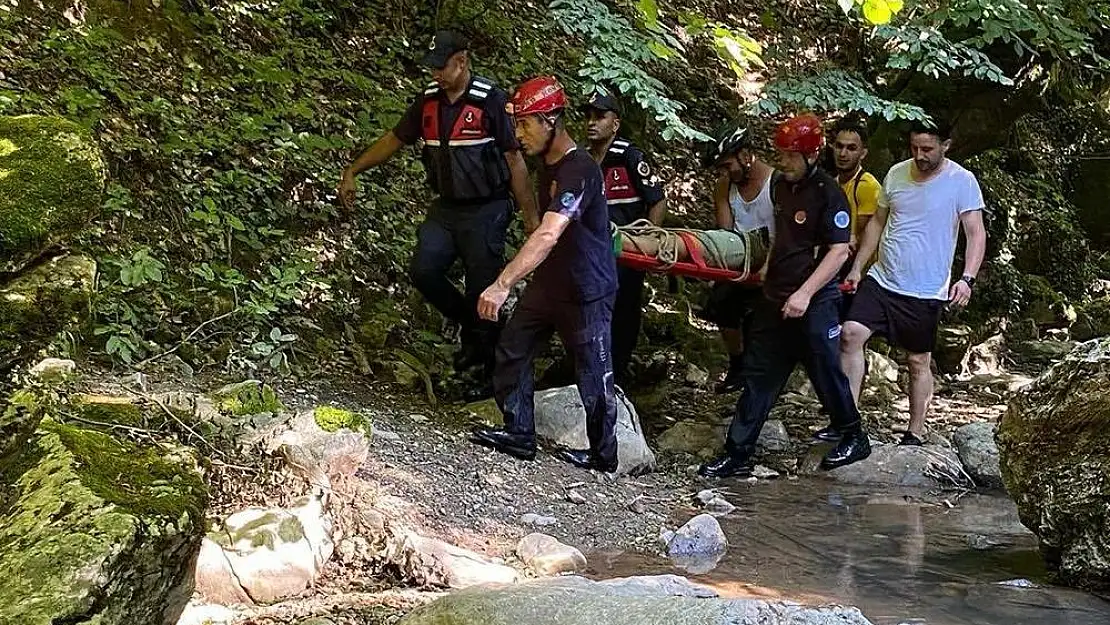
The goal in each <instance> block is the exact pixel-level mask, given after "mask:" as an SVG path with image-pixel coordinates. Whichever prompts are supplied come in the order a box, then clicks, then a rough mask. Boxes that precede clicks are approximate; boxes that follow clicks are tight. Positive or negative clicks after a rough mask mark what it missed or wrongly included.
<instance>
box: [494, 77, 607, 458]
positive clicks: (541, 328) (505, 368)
mask: <svg viewBox="0 0 1110 625" xmlns="http://www.w3.org/2000/svg"><path fill="white" fill-rule="evenodd" d="M510 108H511V110H512V114H513V116H514V123H515V124H516V134H517V138H518V139H519V140H520V143H521V145H522V146H523V147H524V150H525V151H526V152H527V153H528V155H529V156H537V157H539V158H540V159H541V160H542V162H543V165H544V169H543V171H541V172H540V176H539V193H540V202H541V205H542V206H543V207H544V209H543V218H542V221H541V222H540V225H539V228H538V229H537V230H536V231H535V232H533V233H532V234H531V235H530V236H529V237H528V240H527V241H525V243H524V245H523V247H521V248H520V251H519V252H518V253H517V255H516V257H514V258H513V260H512V261H510V262H509V264H508V266H506V267H505V269H504V271H502V272H501V275H500V276H498V277H497V280H495V281H494V283H493V284H492V285H490V287H489V288H488V289H486V291H485V292H484V293H482V295H481V297H480V298H479V303H478V312H479V314H480V315H481V317H482V318H483V319H487V320H491V321H492V320H495V319H497V317H498V314H499V311H500V309H501V306H502V304H504V303H505V299H506V298H507V297H508V295H509V291H510V289H512V287H513V286H514V285H515V284H516V283H517V282H519V281H520V280H521V279H522V278H524V276H526V275H528V274H529V273H532V272H533V271H534V272H535V273H532V279H531V280H530V281H529V282H528V286H527V287H526V288H525V289H524V293H523V294H522V295H521V297H520V301H519V302H518V303H517V305H516V310H515V312H514V313H513V316H512V318H511V319H510V320H509V322H508V325H507V326H506V327H505V331H504V332H503V333H502V335H501V341H500V342H499V343H498V345H497V367H496V369H495V371H494V379H493V385H494V396H495V397H496V399H497V405H498V407H499V408H500V409H501V412H502V413H503V415H504V419H505V427H504V428H482V429H478V430H475V431H474V436H473V441H474V442H475V443H478V444H480V445H485V446H488V447H492V448H494V449H496V450H498V451H501V452H504V453H507V454H510V455H513V456H517V457H519V458H524V459H532V458H534V457H535V455H536V427H535V418H534V412H533V410H534V404H533V401H534V371H533V359H534V358H535V355H536V352H537V351H538V350H539V349H540V348H541V347H542V346H543V344H545V343H546V342H547V341H548V340H550V338H551V335H552V334H553V333H555V332H558V333H559V336H560V338H562V340H563V345H564V346H566V349H567V351H568V352H570V353H571V354H572V355H573V357H574V368H575V377H576V379H577V384H578V393H579V395H580V396H581V398H582V405H583V407H584V408H585V412H586V434H587V436H588V438H589V441H590V448H589V449H588V450H579V449H568V450H563V451H562V452H561V454H560V457H561V458H562V459H564V460H566V461H567V462H570V463H571V464H574V465H575V466H578V467H581V468H587V469H596V470H599V471H604V472H608V473H612V472H614V471H616V470H617V439H616V434H615V432H614V428H615V427H616V421H617V403H616V396H615V390H614V386H613V368H612V362H611V360H610V355H609V354H610V342H611V338H610V325H611V321H612V314H613V299H614V296H615V295H616V289H617V278H616V274H617V266H616V260H615V259H614V257H613V250H612V239H611V238H610V232H609V207H608V205H607V203H606V201H605V191H604V181H603V180H602V173H601V168H600V167H599V166H598V164H597V163H596V162H595V161H594V159H592V158H590V155H589V154H587V153H586V151H584V150H579V149H578V148H577V146H576V145H575V144H574V140H573V139H572V138H571V137H570V135H569V134H568V133H567V130H566V126H565V123H564V119H563V111H564V109H565V108H566V94H565V93H564V91H563V87H562V86H561V85H560V84H559V82H558V81H557V80H555V78H554V77H549V76H541V77H537V78H533V79H531V80H529V81H527V82H525V83H524V84H522V85H520V87H519V88H518V89H517V91H516V93H515V94H513V99H512V102H511V104H510Z"/></svg>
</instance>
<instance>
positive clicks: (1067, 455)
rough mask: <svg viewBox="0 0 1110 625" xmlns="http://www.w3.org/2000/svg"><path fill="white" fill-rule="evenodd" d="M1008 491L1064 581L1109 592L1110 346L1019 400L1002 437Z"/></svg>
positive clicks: (1083, 350)
mask: <svg viewBox="0 0 1110 625" xmlns="http://www.w3.org/2000/svg"><path fill="white" fill-rule="evenodd" d="M997 442H998V448H999V452H1000V458H999V465H1000V467H1001V470H1002V478H1003V480H1004V482H1005V484H1006V490H1007V491H1009V493H1010V495H1011V496H1012V497H1013V498H1014V501H1015V502H1016V504H1017V508H1018V512H1019V514H1020V516H1021V520H1022V523H1024V524H1025V526H1026V527H1028V528H1029V529H1030V530H1032V531H1033V533H1034V534H1036V535H1037V537H1038V538H1039V544H1040V548H1041V552H1042V553H1043V554H1044V556H1045V559H1046V561H1047V563H1048V565H1049V567H1050V568H1051V569H1054V570H1056V571H1057V572H1058V573H1059V576H1060V579H1061V580H1063V581H1064V582H1066V583H1068V584H1072V585H1077V586H1083V587H1090V588H1100V589H1106V588H1110V549H1108V548H1107V536H1110V503H1108V502H1110V479H1108V476H1110V339H1107V338H1103V339H1096V340H1093V341H1089V342H1087V343H1083V344H1082V345H1080V346H1079V347H1078V348H1077V349H1076V350H1075V351H1074V352H1072V353H1070V354H1069V355H1068V356H1067V357H1066V358H1065V359H1064V360H1063V361H1062V362H1060V363H1058V364H1057V365H1055V366H1053V367H1052V368H1050V369H1049V370H1048V371H1047V372H1046V373H1045V374H1044V375H1042V376H1041V377H1040V378H1038V379H1037V380H1036V382H1034V383H1033V384H1032V385H1031V386H1029V387H1027V388H1026V389H1025V390H1024V391H1023V392H1021V393H1019V394H1018V395H1017V396H1016V397H1014V398H1013V399H1012V400H1011V401H1010V404H1009V406H1008V408H1007V410H1006V413H1005V415H1004V416H1003V417H1002V419H1001V421H1000V422H999V426H998V435H997Z"/></svg>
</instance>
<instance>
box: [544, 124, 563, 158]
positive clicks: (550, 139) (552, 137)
mask: <svg viewBox="0 0 1110 625" xmlns="http://www.w3.org/2000/svg"><path fill="white" fill-rule="evenodd" d="M541 117H542V118H543V120H544V121H546V122H547V124H548V125H549V126H551V130H549V131H547V141H544V142H543V149H542V150H540V156H541V157H546V156H547V153H548V152H550V151H551V144H552V143H554V142H555V122H557V121H558V120H559V114H558V113H556V114H554V115H542V116H541Z"/></svg>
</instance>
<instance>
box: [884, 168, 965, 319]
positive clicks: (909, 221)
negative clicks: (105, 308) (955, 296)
mask: <svg viewBox="0 0 1110 625" xmlns="http://www.w3.org/2000/svg"><path fill="white" fill-rule="evenodd" d="M912 167H913V161H912V160H909V161H902V162H901V163H898V164H897V165H895V166H894V167H891V168H890V171H889V172H887V175H886V180H884V181H883V192H882V193H881V194H880V195H879V206H880V207H881V208H885V209H887V210H888V211H889V212H888V216H887V221H886V228H885V229H883V236H882V240H881V242H880V243H879V254H878V257H879V260H878V262H876V263H875V265H873V266H872V267H871V270H870V271H869V272H868V275H870V276H871V277H873V278H875V280H876V281H877V282H878V283H879V284H880V285H881V286H882V287H883V288H885V289H887V290H888V291H894V292H895V293H900V294H902V295H908V296H910V297H917V298H921V299H938V300H945V301H947V300H948V287H949V280H950V279H951V277H952V259H953V258H954V257H955V255H956V240H957V238H958V235H959V229H960V215H962V214H963V213H966V212H970V211H976V210H982V209H983V208H984V202H983V192H982V191H981V190H980V189H979V182H978V181H977V180H976V179H975V174H973V173H971V172H970V171H968V170H966V169H964V168H963V167H962V166H960V164H959V163H956V162H955V161H950V160H946V161H944V163H943V164H942V165H941V170H940V171H939V172H937V173H936V174H935V175H934V176H933V177H932V178H930V179H929V180H927V181H925V182H915V181H914V180H913V178H912V177H911V175H910V171H911V168H912Z"/></svg>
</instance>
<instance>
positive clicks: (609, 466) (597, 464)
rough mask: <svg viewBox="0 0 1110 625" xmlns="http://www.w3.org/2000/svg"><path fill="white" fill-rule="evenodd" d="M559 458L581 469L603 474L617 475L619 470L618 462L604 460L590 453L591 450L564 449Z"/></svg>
mask: <svg viewBox="0 0 1110 625" xmlns="http://www.w3.org/2000/svg"><path fill="white" fill-rule="evenodd" d="M558 458H559V459H560V460H563V461H565V462H569V463H570V464H573V465H574V466H576V467H578V468H579V469H587V470H590V469H592V470H594V471H601V472H602V473H615V472H616V470H617V461H616V460H615V459H614V460H602V459H601V458H600V457H598V456H595V455H594V454H592V453H590V450H589V449H562V450H560V451H559V454H558Z"/></svg>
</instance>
